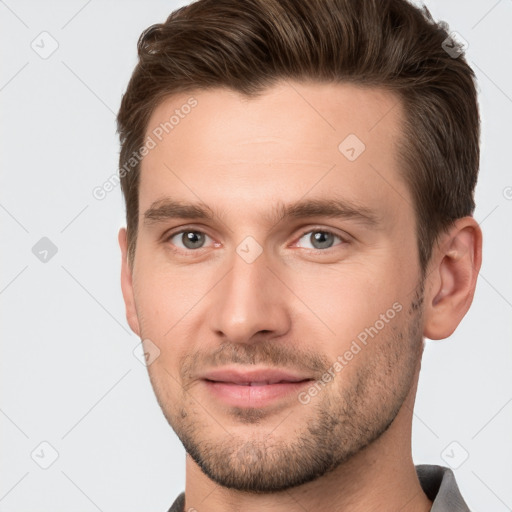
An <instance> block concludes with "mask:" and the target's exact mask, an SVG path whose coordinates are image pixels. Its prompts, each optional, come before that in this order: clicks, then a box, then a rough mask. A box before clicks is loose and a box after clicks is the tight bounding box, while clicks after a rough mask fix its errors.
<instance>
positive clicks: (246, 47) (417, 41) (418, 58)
mask: <svg viewBox="0 0 512 512" xmlns="http://www.w3.org/2000/svg"><path fill="white" fill-rule="evenodd" d="M448 37H449V34H448V32H447V26H446V24H445V23H436V22H434V21H433V19H432V17H431V15H430V13H429V11H428V10H427V9H426V7H424V8H423V10H420V9H419V8H417V7H415V6H413V5H412V4H410V3H408V2H407V1H406V0H198V1H195V2H193V3H191V4H190V5H188V6H185V7H182V8H180V9H177V10H176V11H174V12H173V13H172V14H171V15H170V16H169V17H168V19H167V21H166V22H165V23H162V24H157V25H153V26H151V27H149V28H148V29H147V30H146V31H144V32H143V33H142V35H141V36H140V38H139V41H138V55H139V62H138V64H137V66H136V68H135V70H134V72H133V74H132V77H131V79H130V82H129V84H128V88H127V90H126V93H125V94H124V96H123V98H122V102H121V107H120V110H119V114H118V117H117V123H118V131H119V135H120V141H121V152H120V159H119V163H120V169H122V168H124V172H123V173H121V186H122V190H123V194H124V197H125V201H126V219H127V235H128V247H129V251H128V252H129V259H130V261H132V262H133V259H134V256H135V244H136V239H137V223H138V215H139V212H138V209H139V203H138V201H139V197H138V192H139V179H140V160H139V159H135V160H134V161H133V164H132V167H131V168H129V169H128V171H127V167H126V162H128V161H129V160H130V158H131V157H132V155H134V154H136V153H137V152H138V151H139V149H140V147H141V146H142V145H143V143H144V139H145V135H146V130H147V125H148V122H149V118H150V116H151V114H152V113H153V111H154V110H155V108H156V107H157V105H158V104H159V103H160V102H161V101H162V100H163V99H165V98H167V97H169V96H171V95H174V94H177V93H182V92H188V91H192V90H197V89H209V88H213V87H226V88H230V89H232V90H234V91H237V92H239V93H241V94H244V95H246V96H247V97H256V96H258V95H259V94H261V93H263V92H264V91H265V89H267V88H268V87H270V86H272V85H274V84H275V83H276V82H278V81H279V80H286V79H293V80H299V81H300V80H302V81H308V82H311V81H318V82H331V83H332V82H334V83H353V84H358V85H362V86H369V87H381V88H384V89H387V90H389V91H392V92H394V93H396V94H397V97H398V98H400V100H401V102H402V105H403V107H404V112H405V116H406V119H405V122H404V125H403V127H402V129H403V140H402V141H401V143H400V145H399V147H400V150H399V156H400V158H401V163H402V166H401V167H402V168H401V171H402V174H403V177H404V179H405V181H406V183H407V185H408V187H409V190H410V191H411V195H412V197H413V200H414V208H415V212H416V225H417V239H418V249H419V256H420V264H421V268H422V270H423V271H424V270H425V268H426V266H427V263H428V261H429V259H430V255H431V252H432V247H433V244H434V243H435V241H436V239H437V237H438V235H439V234H440V233H441V232H442V231H443V230H445V229H447V228H448V227H449V226H450V225H452V223H453V221H455V220H456V219H458V218H460V217H464V216H466V215H472V213H473V210H474V206H475V204H474V199H473V194H474V188H475V185H476V181H477V174H478V167H479V154H480V153H479V137H480V120H479V114H478V103H477V94H476V87H475V82H474V80H475V77H474V73H473V71H472V69H471V68H470V67H469V66H468V64H467V62H466V60H465V59H464V56H463V55H460V56H458V57H456V58H455V57H454V55H453V54H449V53H448V52H447V51H445V48H446V41H447V38H448ZM448 41H449V40H448Z"/></svg>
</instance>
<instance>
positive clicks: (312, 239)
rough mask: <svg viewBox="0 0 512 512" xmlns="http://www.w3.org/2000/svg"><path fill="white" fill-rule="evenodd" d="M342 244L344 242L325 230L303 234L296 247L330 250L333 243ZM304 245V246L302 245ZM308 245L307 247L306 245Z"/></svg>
mask: <svg viewBox="0 0 512 512" xmlns="http://www.w3.org/2000/svg"><path fill="white" fill-rule="evenodd" d="M336 240H339V242H341V243H343V242H344V240H343V239H342V238H341V237H340V236H338V235H335V234H334V233H332V232H330V231H325V230H319V229H317V230H313V231H308V232H306V233H304V234H303V235H302V236H301V237H300V238H299V240H298V242H297V245H298V246H299V247H304V248H305V249H320V250H321V249H330V248H331V247H332V246H333V245H340V244H335V241H336ZM304 244H305V245H304ZM308 244H309V245H308Z"/></svg>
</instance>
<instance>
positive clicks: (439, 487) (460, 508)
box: [415, 464, 471, 512]
mask: <svg viewBox="0 0 512 512" xmlns="http://www.w3.org/2000/svg"><path fill="white" fill-rule="evenodd" d="M415 467H416V473H417V474H418V479H419V481H420V485H421V487H422V488H423V492H424V493H425V494H426V495H427V497H428V499H429V500H430V501H432V508H431V510H430V512H471V511H470V510H469V507H468V506H467V504H466V502H465V501H464V498H463V497H462V495H461V493H460V491H459V487H458V486H457V482H456V480H455V475H454V474H453V471H452V470H451V469H450V468H447V467H444V466H437V465H431V464H419V465H417V466H415Z"/></svg>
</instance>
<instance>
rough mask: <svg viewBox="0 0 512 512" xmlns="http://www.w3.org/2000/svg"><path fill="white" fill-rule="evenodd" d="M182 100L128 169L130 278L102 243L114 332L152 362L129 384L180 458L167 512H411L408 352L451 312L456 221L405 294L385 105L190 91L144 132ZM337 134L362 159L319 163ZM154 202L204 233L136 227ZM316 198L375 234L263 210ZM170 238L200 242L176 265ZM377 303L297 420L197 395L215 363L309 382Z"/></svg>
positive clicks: (463, 308) (470, 269)
mask: <svg viewBox="0 0 512 512" xmlns="http://www.w3.org/2000/svg"><path fill="white" fill-rule="evenodd" d="M190 96H193V97H194V98H196V100H197V101H198V105H197V106H196V107H195V108H194V109H193V110H192V111H191V112H190V114H188V115H187V116H186V117H185V118H184V119H181V120H180V123H179V125H177V126H175V127H174V129H173V130H172V131H170V132H169V134H168V135H167V136H166V137H164V138H163V140H162V141H161V142H159V143H158V144H157V146H156V147H155V148H154V149H152V150H151V151H150V152H149V154H148V155H147V156H145V157H144V160H143V162H142V168H141V180H140V191H139V198H140V199H139V200H140V209H139V224H138V238H137V245H136V251H135V258H134V261H133V262H132V263H133V264H130V262H129V261H128V257H127V241H126V230H125V229H121V230H120V232H119V243H120V247H121V251H122V262H123V263H122V290H123V296H124V300H125V304H126V313H127V319H128V322H129V325H130V327H131V328H132V330H133V331H134V332H135V333H136V334H137V335H139V336H140V337H141V339H149V340H151V343H152V344H154V345H153V346H156V347H158V349H159V351H160V353H159V355H158V357H157V358H156V359H155V360H154V362H152V363H151V364H150V365H149V366H148V371H149V376H150V379H151V383H152V385H153V388H154V390H155V394H156V396H157V399H158V402H159V404H160V406H161V408H162V411H163V413H164V415H165V417H166V418H167V420H168V422H169V424H170V425H171V426H172V427H173V429H174V430H175V431H176V433H177V434H178V436H179V437H180V439H181V441H182V442H183V443H184V445H185V447H186V449H187V452H188V455H187V458H186V488H185V493H186V504H185V510H188V509H189V508H194V509H195V510H197V511H199V512H200V511H203V510H204V511H206V510H207V511H209V512H215V511H221V510H222V511H235V510H244V511H262V510H272V511H277V512H279V511H281V510H282V511H285V510H286V511H290V510H297V511H303V510H309V511H315V510H334V511H351V512H358V511H365V512H368V511H372V510H379V511H394V512H396V511H397V510H400V511H403V512H407V511H413V510H414V511H415V512H417V511H428V510H430V508H431V506H432V503H431V501H430V500H429V499H428V498H427V496H426V495H425V494H424V493H423V491H422V489H421V486H420V484H419V481H418V479H417V475H416V471H415V468H414V463H413V460H412V456H411V425H412V412H413V407H414V399H415V395H416V389H417V383H418V377H419V372H420V368H421V355H422V351H423V347H424V339H423V338H424V337H428V338H430V339H442V338H446V337H448V336H449V335H450V334H451V333H452V332H453V331H454V329H455V328H456V326H457V325H458V324H459V322H460V321H461V319H462V318H463V316H464V315H465V313H466V312H467V310H468V308H469V306H470V304H471V301H472V298H473V293H474V290H475V285H476V279H477V274H478V271H479V268H480V262H481V231H480V229H479V226H478V224H477V223H476V222H475V220H474V219H473V218H472V217H464V218H462V219H459V220H458V221H457V222H455V224H454V225H453V226H452V227H451V228H450V229H449V230H448V231H447V232H446V233H443V234H442V235H441V236H440V238H439V241H438V243H437V244H436V246H435V247H434V250H433V254H432V257H431V260H430V264H429V267H428V269H427V271H426V273H425V275H426V277H425V280H424V282H423V281H422V272H421V269H420V265H419V257H418V249H417V240H416V226H415V218H414V213H413V207H412V204H413V200H412V198H411V195H410V193H409V191H408V189H407V187H406V185H405V183H404V181H403V179H402V178H401V176H400V173H399V161H398V156H397V152H396V148H395V144H396V142H397V141H398V139H399V137H400V136H401V131H400V127H401V124H402V119H403V112H402V109H401V104H400V102H399V101H398V99H397V98H396V97H395V96H393V95H392V94H391V93H389V92H386V91H383V90H379V89H376V88H362V87H357V86H354V85H350V84H320V83H307V84H306V83H289V82H280V83H279V84H277V85H276V86H274V87H272V88H270V89H267V90H266V91H265V92H264V94H263V95H262V96H260V97H258V98H255V99H250V100H248V99H246V98H243V97H242V96H240V95H239V94H237V93H235V92H233V91H228V90H226V89H220V88H219V89H214V90H210V91H204V90H203V91H194V92H193V93H190V94H180V95H177V96H173V97H171V98H168V99H166V100H165V101H164V102H162V103H161V104H160V105H159V106H158V108H157V109H156V110H155V111H154V113H153V115H152V117H151V120H150V122H149V125H148V130H147V134H151V132H152V130H153V129H154V128H155V127H157V126H158V125H159V124H160V123H161V122H165V121H166V120H168V119H169V117H170V116H171V115H172V114H173V112H174V110H175V109H176V108H180V106H181V105H183V104H184V103H186V101H187V99H188V98H189V97H190ZM348 134H356V135H357V137H358V138H359V139H360V140H361V141H363V142H364V144H365V146H366V149H365V151H364V152H363V153H361V154H360V156H359V157H358V158H357V159H355V160H354V161H349V160H348V159H347V158H346V157H345V156H344V155H343V154H342V153H341V152H340V150H339V149H338V145H339V144H340V142H341V141H343V140H344V139H345V137H347V135H348ZM165 198H172V199H173V200H175V201H180V202H182V203H194V204H197V203H199V204H202V205H203V206H204V205H207V206H208V207H209V208H210V209H211V211H212V212H213V217H212V218H210V219H204V218H195V219H190V218H165V219H160V220H159V221H156V220H153V221H151V222H149V221H146V220H145V218H144V214H145V212H146V211H148V209H149V208H150V207H151V206H152V205H153V206H154V205H155V202H157V201H160V200H163V199H165ZM329 198H330V199H335V200H343V201H350V203H351V204H352V206H354V207H355V209H356V210H357V211H360V212H366V213H369V212H368V210H371V215H372V216H373V219H374V220H375V222H374V223H368V222H365V221H363V220H362V219H361V218H360V217H357V215H352V216H350V217H346V216H342V217H333V216H328V215H317V214H315V215H311V216H308V217H305V218H298V219H297V218H287V217H282V216H279V215H278V213H279V212H278V210H277V209H276V205H277V204H279V203H282V204H284V205H286V204H290V203H294V202H297V201H299V200H302V201H304V200H310V199H311V200H312V199H329ZM160 204H161V203H160ZM183 229H188V230H190V231H193V232H197V231H200V232H202V233H205V234H206V235H207V236H206V237H205V238H204V245H203V247H202V248H199V249H190V248H186V246H184V245H183V238H182V235H181V234H178V235H176V233H178V232H180V230H183ZM325 231H330V232H332V233H333V234H334V235H336V236H335V237H332V238H330V237H328V238H327V240H328V241H330V242H331V243H332V244H331V246H330V247H326V248H318V246H316V245H314V240H312V239H311V234H312V232H313V233H316V234H317V235H318V234H319V233H318V232H320V236H322V235H321V233H322V232H325ZM304 233H307V234H306V235H304ZM171 235H172V236H171ZM192 236H193V234H192ZM196 236H197V234H196ZM248 236H251V237H253V238H254V240H256V241H257V243H258V244H259V246H260V249H261V251H262V252H261V254H260V255H259V256H258V257H257V258H256V259H255V260H254V261H253V262H251V263H247V261H246V260H244V259H243V258H242V257H241V256H240V254H241V253H240V254H239V253H237V247H238V246H239V244H241V242H243V241H244V240H245V242H247V241H246V237H248ZM338 237H339V238H338ZM196 240H197V238H196ZM199 240H201V239H199ZM251 243H252V242H251ZM327 245H329V244H327ZM241 247H243V248H245V249H249V253H251V254H255V253H254V250H255V247H256V246H254V245H251V246H248V245H243V244H242V246H241ZM322 247H324V246H322ZM251 251H253V252H251ZM422 285H423V286H422ZM397 303H398V304H399V305H400V306H401V310H400V311H399V312H396V314H395V315H394V316H393V318H392V319H389V318H387V317H386V318H387V319H388V321H387V322H385V324H384V327H383V328H381V329H379V330H378V333H377V334H375V336H374V337H373V338H369V341H368V343H367V345H365V346H364V347H363V348H362V349H361V350H360V351H359V352H358V353H357V354H356V355H354V356H353V358H352V359H351V360H350V361H347V364H346V365H344V367H343V369H342V370H341V371H339V372H335V376H334V378H332V379H331V381H330V382H329V383H328V384H327V385H326V386H324V387H322V389H321V390H320V391H318V393H317V394H316V395H315V396H313V397H311V400H310V402H308V403H307V404H304V403H301V402H300V400H298V396H297V393H292V394H291V395H290V396H287V397H285V398H283V399H280V400H278V401H276V402H272V403H270V404H268V405H265V406H263V407H250V406H247V407H234V406H230V405H226V403H224V402H222V401H220V400H219V399H218V398H217V397H215V396H212V394H211V392H210V390H209V389H207V386H205V384H204V381H202V380H201V378H200V377H201V375H203V374H204V372H205V371H207V370H211V369H213V368H220V367H226V366H228V365H229V366H230V367H237V368H242V369H250V368H268V367H279V368H287V369H290V370H296V371H298V372H301V374H304V375H307V376H308V377H309V378H311V379H313V381H312V382H314V381H317V380H318V379H321V378H322V375H323V374H325V371H326V369H327V368H329V367H332V365H333V364H334V363H335V362H336V361H337V360H338V359H337V358H338V356H339V355H343V354H345V353H346V351H347V350H349V349H350V347H351V343H352V341H353V340H355V339H357V336H358V334H360V333H361V332H363V331H364V330H365V328H368V327H369V326H374V325H376V321H377V320H379V318H382V317H381V316H380V315H382V314H385V315H386V312H387V311H388V310H389V309H390V308H392V306H393V304H397ZM360 345H361V344H360ZM305 389H306V390H307V389H308V388H307V387H306V388H305ZM191 455H192V456H191Z"/></svg>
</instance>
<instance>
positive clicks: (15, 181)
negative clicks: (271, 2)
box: [0, 0, 512, 512]
mask: <svg viewBox="0 0 512 512" xmlns="http://www.w3.org/2000/svg"><path fill="white" fill-rule="evenodd" d="M185 3H187V2H180V3H177V2H173V1H168V2H163V1H156V0H152V1H146V2H142V1H140V2H134V1H125V2H120V1H116V2H114V1H103V2H100V1H99V0H89V1H84V0H73V1H69V0H68V1H66V2H64V1H60V2H57V1H44V2H43V1H35V0H34V1H23V0H21V1H14V0H7V1H6V2H3V1H0V38H1V48H2V59H1V62H2V67H1V75H0V102H1V108H2V123H1V136H0V140H1V144H2V146H1V151H0V159H1V169H2V173H1V183H0V221H1V229H2V245H1V247H2V250H1V254H2V263H1V272H0V315H1V321H2V324H1V325H2V338H1V342H2V356H1V358H0V364H1V370H0V375H1V391H2V393H1V403H0V429H1V430H0V432H1V442H2V464H1V466H0V467H1V478H0V510H1V511H13V512H14V511H27V510H31V511H33V512H42V511H52V512H58V511H67V512H69V511H84V512H88V511H91V512H93V511H95V510H100V511H103V512H108V511H112V512H114V511H124V512H129V511H136V510H137V511H140V510H145V511H149V510H154V511H166V510H167V509H168V507H169V506H170V505H171V503H172V502H173V500H174V498H175V497H176V495H177V494H178V493H179V492H181V491H182V490H183V489H184V483H185V481H184V450H183V448H182V446H181V444H180V443H179V441H178V439H177V438H176V436H175V435H174V433H173V431H172V430H171V428H170V427H169V426H168V424H167V422H166V421H165V419H164V417H163V414H162V413H161V411H160V409H159V407H158V405H157V402H156V399H155V397H154V395H153V391H152V389H151V387H150V384H149V379H148V377H147V373H146V369H145V367H144V365H143V364H142V363H141V362H140V361H139V359H137V357H136V355H134V350H135V351H136V352H135V354H137V353H138V352H137V350H136V349H137V346H138V342H139V340H138V339H137V337H136V336H135V335H134V334H133V333H131V331H130V330H129V328H128V325H127V323H126V320H125V316H124V306H123V301H122V297H121V291H120V285H119V269H120V252H119V249H118V245H117V232H118V229H119V228H120V227H121V226H122V225H123V224H124V204H123V202H122V198H121V192H120V189H119V187H118V188H116V189H115V190H113V191H112V192H111V193H109V194H108V195H107V197H106V198H105V199H103V200H101V201H100V200H97V199H95V198H94V197H93V194H92V191H93V189H94V188H95V187H97V186H99V185H101V184H102V183H104V182H105V181H106V180H107V179H108V178H109V177H111V176H112V174H113V173H115V172H116V166H117V158H118V151H119V146H118V139H117V135H116V132H115V115H116V112H117V110H118V107H119V103H120V99H121V94H122V93H123V92H124V90H125V88H126V85H127V83H128V79H129V77H130V74H131V72H132V69H133V67H134V65H135V63H136V42H137V39H138V37H139V35H140V33H141V32H142V30H143V29H145V28H146V27H148V26H149V25H151V24H153V23H158V22H163V21H164V20H165V19H166V17H167V16H168V15H169V14H170V12H171V11H173V10H174V9H175V8H177V7H178V6H181V5H184V4H185ZM426 5H427V6H428V7H429V8H430V10H431V12H432V13H433V15H434V17H435V18H436V19H443V20H445V21H447V22H448V23H449V24H450V29H451V30H453V31H456V32H458V33H459V34H460V35H461V36H462V37H463V38H464V39H465V40H466V41H467V42H468V44H469V46H468V49H467V52H466V54H467V57H468V60H469V62H470V64H471V65H472V66H473V67H474V69H475V71H476V74H477V77H478V81H479V92H480V105H481V115H482V122H483V126H482V128H483V134H482V159H481V171H480V173H481V174H480V181H479V185H478V188H477V194H476V200H477V209H476V213H475V218H476V219H477V220H478V221H479V222H480V223H481V225H482V229H483V232H484V263H483V267H482V271H481V274H480V277H479V282H478V286H477V290H476V296H475V300H474V303H473V306H472V308H471V310H470V312H469V313H468V315H467V316H466V317H465V319H464V320H463V322H462V323H461V325H460V326H459V328H458V330H457V331H456V332H455V334H454V335H453V336H451V337H450V338H449V339H447V340H443V341H436V342H432V341H427V347H426V350H425V354H424V359H423V368H422V373H421V376H420V383H419V389H418V395H417V400H416V408H415V415H414V422H413V439H412V443H413V455H414V461H415V463H416V464H420V463H430V464H441V465H445V466H446V465H451V466H452V467H453V468H454V471H455V475H456V478H457V482H458V484H459V487H460V489H461V492H462V494H463V496H464V497H465V499H466V501H467V502H468V504H469V506H470V508H471V509H472V510H473V511H474V512H478V511H480V512H488V511H490V510H492V511H495V512H502V511H503V512H504V511H507V510H512V487H511V486H510V483H511V482H512V462H511V461H512V443H511V437H510V436H511V434H510V433H511V432H512V376H511V375H512V372H511V361H512V358H511V356H512V344H511V340H512V326H511V321H510V319H511V317H512V315H511V313H512V282H511V280H512V277H511V276H512V273H511V272H510V261H511V259H510V255H511V248H512V229H511V226H510V220H511V219H512V174H511V172H510V160H511V156H510V150H511V145H512V139H511V132H512V130H511V127H510V124H511V120H512V71H511V64H510V63H511V57H510V55H511V53H512V37H511V34H510V27H511V26H512V1H511V0H500V1H496V0H489V1H464V0H457V1H454V0H452V1H447V0H444V1H441V0H436V1H428V2H426ZM57 45H58V47H57ZM52 51H53V53H52ZM50 53H51V54H50ZM44 237H46V239H43V238H44ZM41 239H43V240H42V241H41ZM55 250H56V251H57V252H56V253H55V254H54V252H55ZM41 443H43V444H41ZM46 466H47V467H46ZM44 467H46V469H44Z"/></svg>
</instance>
